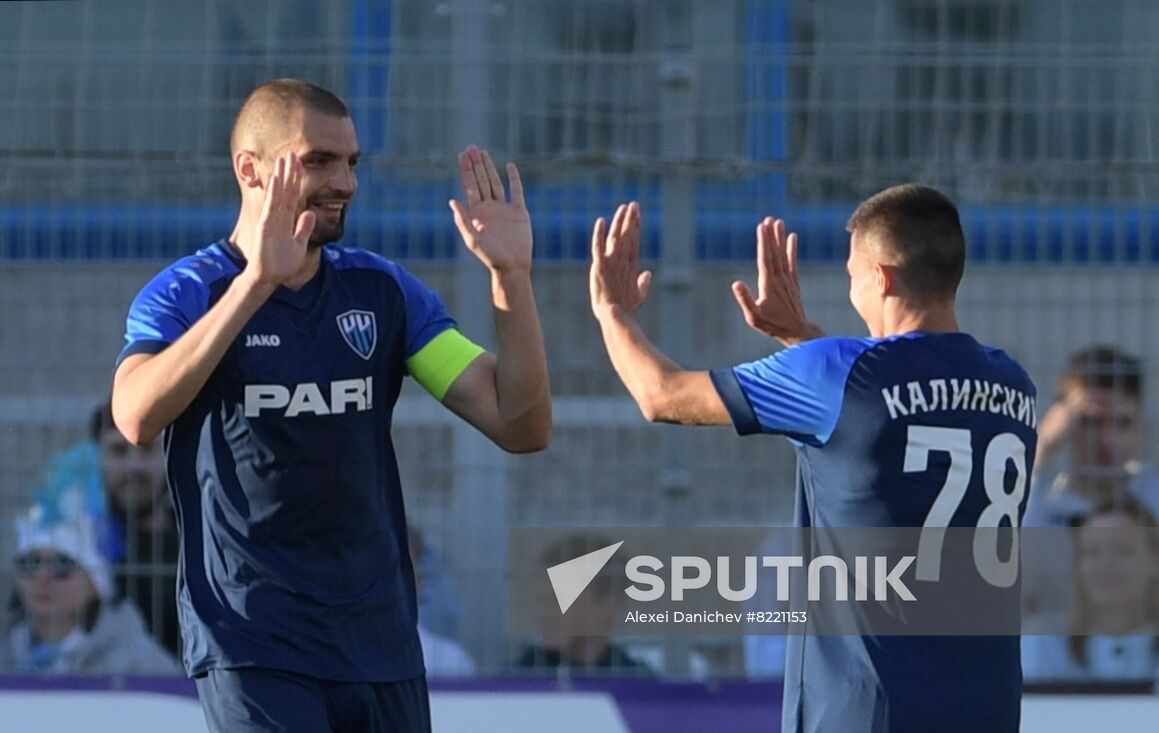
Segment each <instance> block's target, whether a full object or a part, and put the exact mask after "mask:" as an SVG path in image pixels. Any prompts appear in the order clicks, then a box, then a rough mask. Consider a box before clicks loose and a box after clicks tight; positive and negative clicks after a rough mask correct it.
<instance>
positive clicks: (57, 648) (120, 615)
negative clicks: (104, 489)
mask: <svg viewBox="0 0 1159 733" xmlns="http://www.w3.org/2000/svg"><path fill="white" fill-rule="evenodd" d="M16 534H17V555H16V561H15V574H16V595H15V597H14V599H13V604H12V609H11V617H10V618H9V620H8V623H7V624H6V625H5V630H4V634H3V637H2V638H0V668H3V669H9V670H13V671H19V672H54V673H62V674H179V673H180V671H181V670H180V667H179V666H178V664H177V661H176V660H175V659H174V658H173V657H171V656H170V655H169V654H168V653H167V652H166V651H165V650H164V649H162V648H161V647H160V646H159V645H158V644H157V643H156V642H155V641H153V639H152V638H150V637H149V633H148V631H147V630H146V629H145V625H144V622H143V621H142V619H141V615H140V613H139V612H138V611H137V609H136V608H135V607H134V606H133V604H132V603H131V602H129V601H114V600H113V590H112V579H111V576H110V573H109V566H108V563H107V562H106V561H105V559H104V557H103V556H102V555H101V553H100V551H99V550H98V549H97V546H96V537H95V533H94V531H93V527H92V524H91V522H90V521H89V520H88V518H86V517H75V518H74V519H73V520H71V521H67V520H66V521H53V520H47V519H46V517H45V515H44V512H43V510H42V509H41V508H40V507H33V509H32V510H31V511H30V512H29V513H28V514H27V516H25V517H21V518H19V519H18V520H17V524H16Z"/></svg>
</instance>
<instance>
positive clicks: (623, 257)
mask: <svg viewBox="0 0 1159 733" xmlns="http://www.w3.org/2000/svg"><path fill="white" fill-rule="evenodd" d="M651 284H652V273H651V272H650V271H648V270H645V271H644V272H640V205H639V204H638V203H636V202H634V201H633V202H632V203H630V204H620V205H619V206H618V207H616V214H615V216H613V217H612V223H611V225H610V226H609V225H608V224H607V222H605V221H604V218H603V217H600V218H599V219H596V224H595V226H594V227H593V228H592V268H591V272H590V277H589V287H590V290H591V299H592V312H593V313H595V314H596V316H597V317H598V316H599V315H600V313H601V312H602V311H603V310H604V309H607V308H610V307H617V306H618V307H621V308H626V309H628V310H629V311H631V312H635V311H636V310H637V309H639V307H640V306H642V305H643V304H644V301H645V300H646V299H647V297H648V290H649V288H650V287H651Z"/></svg>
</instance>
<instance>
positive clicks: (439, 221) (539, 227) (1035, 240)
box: [0, 187, 1159, 265]
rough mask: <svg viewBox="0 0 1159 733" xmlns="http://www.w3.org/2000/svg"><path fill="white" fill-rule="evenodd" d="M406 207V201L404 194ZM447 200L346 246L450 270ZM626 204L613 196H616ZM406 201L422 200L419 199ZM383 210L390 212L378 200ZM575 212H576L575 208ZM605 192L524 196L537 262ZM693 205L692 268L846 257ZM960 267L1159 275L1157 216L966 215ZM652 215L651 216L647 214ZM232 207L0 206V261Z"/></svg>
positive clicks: (144, 245)
mask: <svg viewBox="0 0 1159 733" xmlns="http://www.w3.org/2000/svg"><path fill="white" fill-rule="evenodd" d="M407 195H408V199H410V200H411V201H414V200H415V199H416V195H415V191H414V190H413V189H412V190H408V191H407ZM451 195H454V191H453V190H452V189H451V188H450V187H447V188H446V189H445V190H442V189H433V190H431V191H429V199H428V206H426V207H425V209H422V210H418V209H411V208H408V209H407V210H405V211H401V212H392V211H380V212H374V211H370V210H369V208H370V204H369V202H367V201H365V200H364V201H360V202H356V204H355V207H354V210H353V211H352V212H351V214H350V219H349V220H348V236H347V237H346V240H345V241H346V242H347V243H349V244H353V245H357V246H361V247H365V248H367V249H370V250H373V251H377V252H381V253H383V254H385V255H387V256H388V257H392V258H395V259H400V260H430V261H444V260H451V259H454V258H455V257H456V256H457V253H458V252H460V250H461V248H460V245H459V244H458V241H457V238H456V236H455V234H454V227H453V225H452V222H451V217H450V213H449V212H448V211H447V210H446V208H445V203H444V202H445V201H446V200H447V198H448V197H449V196H451ZM628 196H633V194H632V192H628V193H626V194H625V193H624V192H620V197H628ZM417 198H419V199H422V198H427V197H426V196H418V197H417ZM634 198H637V199H639V200H641V201H642V204H643V206H644V210H645V222H644V225H645V230H646V237H647V241H646V243H645V255H646V256H648V257H652V258H654V257H656V256H657V255H658V254H659V252H660V246H661V244H660V242H659V235H658V231H657V230H658V226H657V225H658V219H659V216H660V215H659V214H657V213H654V212H657V211H658V205H657V203H656V199H657V198H658V197H657V195H656V192H655V191H638V192H636V193H635V195H634ZM385 200H387V201H390V200H391V199H390V197H389V196H388V197H387V198H386V199H385ZM577 201H578V202H582V203H583V204H584V205H585V209H584V210H581V209H578V208H564V207H563V205H564V204H565V202H566V205H567V206H569V207H574V206H575V205H576V203H577ZM616 203H617V197H615V196H613V194H611V193H609V192H598V193H591V192H589V193H588V194H587V195H583V196H576V195H575V192H571V193H570V194H568V195H566V196H564V195H561V194H560V193H559V192H558V191H554V190H553V191H539V190H534V189H529V192H528V206H529V207H530V208H531V210H532V214H533V219H534V222H535V227H536V237H537V250H536V254H537V257H538V258H539V259H542V260H546V261H559V262H582V261H584V260H586V259H587V257H588V248H589V241H590V239H589V238H590V232H591V225H592V221H593V220H594V218H595V217H596V216H600V215H602V216H607V215H609V214H610V213H611V212H612V210H613V207H614V206H615V204H616ZM710 204H711V202H707V203H706V202H703V201H702V202H701V205H700V207H699V209H700V210H699V211H698V213H697V217H696V222H697V230H696V256H697V258H698V260H700V261H702V262H730V261H748V260H750V259H751V258H752V256H753V251H754V240H753V237H754V235H753V230H754V227H755V225H756V223H757V221H758V220H759V219H760V218H761V217H762V216H764V215H766V214H775V215H779V216H784V217H785V218H786V219H787V220H788V223H789V226H790V228H791V229H792V230H794V231H796V232H798V233H799V235H800V238H801V255H800V256H801V260H802V261H803V262H840V261H843V260H844V259H845V257H846V255H847V251H848V235H847V234H846V233H845V230H844V226H845V220H846V218H847V217H848V215H849V213H850V212H851V211H852V209H853V204H852V203H850V204H843V205H837V204H829V205H791V204H790V205H788V206H787V207H786V208H784V209H777V208H775V207H774V208H770V209H769V210H768V211H751V212H738V211H735V210H734V211H728V212H722V211H721V210H720V209H713V208H712V207H711V205H710ZM962 213H963V219H964V222H963V223H964V225H965V227H966V231H967V235H968V238H969V248H970V260H971V261H972V262H976V263H995V264H1006V263H1011V264H1039V265H1047V264H1050V265H1117V264H1139V265H1156V264H1159V208H1156V207H1127V206H1033V205H1024V206H974V207H966V208H964V209H963V212H962ZM650 214H651V215H650ZM235 216H236V208H234V206H233V205H220V206H172V205H166V206H139V205H138V206H85V205H59V206H50V205H27V206H20V205H15V206H6V207H0V260H9V261H14V260H39V261H46V260H47V261H52V260H60V261H66V260H68V261H71V260H83V261H99V260H141V259H172V258H174V257H178V256H181V255H183V254H188V253H190V252H192V251H194V250H196V249H197V248H198V247H201V246H203V245H205V244H207V243H209V242H211V241H213V240H215V239H218V238H220V237H222V236H224V235H226V234H228V233H229V232H230V231H231V230H232V228H233V224H234V217H235Z"/></svg>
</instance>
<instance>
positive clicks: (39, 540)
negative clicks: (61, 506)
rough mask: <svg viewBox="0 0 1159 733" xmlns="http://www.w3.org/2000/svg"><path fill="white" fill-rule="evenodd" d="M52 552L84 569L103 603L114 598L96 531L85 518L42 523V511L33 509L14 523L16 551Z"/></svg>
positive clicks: (107, 568) (106, 562) (110, 578)
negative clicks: (71, 560) (63, 556)
mask: <svg viewBox="0 0 1159 733" xmlns="http://www.w3.org/2000/svg"><path fill="white" fill-rule="evenodd" d="M33 550H53V551H55V552H59V553H60V554H62V555H67V556H68V557H70V558H72V559H73V560H75V561H76V563H77V564H78V565H80V566H81V567H82V568H84V570H85V572H87V573H88V574H89V578H90V579H91V580H92V582H93V587H95V588H96V589H97V593H98V594H99V595H100V597H101V599H102V600H109V599H110V598H112V597H113V577H112V573H111V572H110V570H109V563H108V561H106V560H105V558H104V556H103V555H102V554H101V552H100V550H99V549H98V548H97V536H96V530H95V529H94V527H93V522H92V520H91V519H89V518H88V517H84V516H74V517H70V518H68V519H61V520H58V521H56V522H48V521H45V518H44V509H43V508H42V507H39V506H34V507H33V508H32V509H31V510H29V511H28V513H27V514H25V515H24V516H22V517H20V518H19V519H17V520H16V551H17V553H18V554H20V555H23V554H25V553H28V552H32V551H33Z"/></svg>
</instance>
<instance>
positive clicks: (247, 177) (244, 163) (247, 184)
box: [233, 150, 262, 188]
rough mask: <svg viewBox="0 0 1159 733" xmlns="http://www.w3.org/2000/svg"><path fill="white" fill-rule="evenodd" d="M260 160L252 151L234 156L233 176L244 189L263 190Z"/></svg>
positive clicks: (239, 152)
mask: <svg viewBox="0 0 1159 733" xmlns="http://www.w3.org/2000/svg"><path fill="white" fill-rule="evenodd" d="M260 162H261V161H260V159H259V158H258V155H257V153H255V152H253V151H252V150H239V151H237V152H236V153H234V154H233V174H234V176H236V177H237V182H238V185H239V186H241V187H242V188H261V187H262V174H261V168H260V165H259V164H260Z"/></svg>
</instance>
